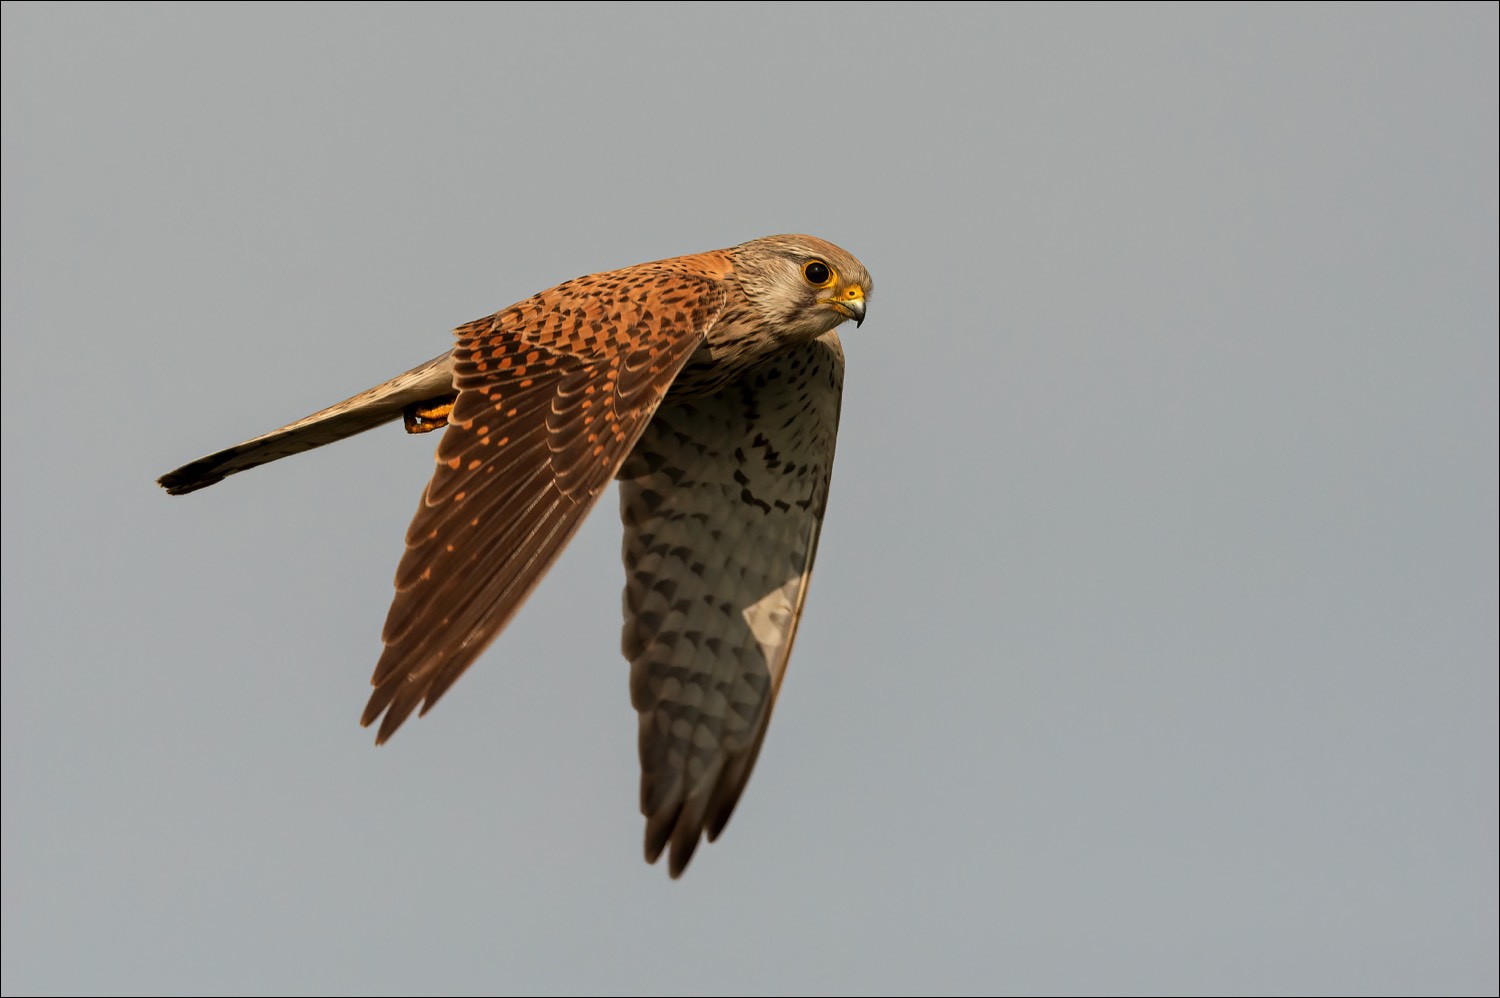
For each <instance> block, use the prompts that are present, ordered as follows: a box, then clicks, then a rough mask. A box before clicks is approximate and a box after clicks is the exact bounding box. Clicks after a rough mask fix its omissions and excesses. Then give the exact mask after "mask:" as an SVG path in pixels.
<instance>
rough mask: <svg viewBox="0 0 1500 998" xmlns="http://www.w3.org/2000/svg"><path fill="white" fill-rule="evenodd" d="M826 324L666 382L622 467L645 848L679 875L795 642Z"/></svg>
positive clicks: (824, 399) (836, 353)
mask: <svg viewBox="0 0 1500 998" xmlns="http://www.w3.org/2000/svg"><path fill="white" fill-rule="evenodd" d="M842 384H843V353H842V350H841V349H840V347H839V343H838V338H837V336H836V335H835V334H833V333H827V334H825V335H824V336H823V337H822V338H820V339H818V340H816V341H814V342H811V343H808V344H806V345H804V346H800V347H796V348H793V349H791V350H788V351H786V352H784V353H781V354H777V355H774V356H773V357H771V358H770V359H768V360H767V361H765V362H763V363H762V364H760V365H759V366H757V367H755V368H754V369H752V370H750V371H749V372H747V373H746V374H745V375H744V377H743V378H741V379H740V380H738V381H736V382H735V383H733V384H731V385H728V386H726V387H724V388H722V389H720V390H718V391H717V392H715V393H713V394H711V395H707V396H695V397H686V398H678V397H676V396H669V397H668V399H667V401H666V403H664V404H663V405H662V406H661V407H660V408H659V409H658V410H657V413H656V415H655V417H654V418H653V419H652V421H651V423H650V425H649V426H648V427H647V428H646V430H645V432H644V433H643V435H642V436H641V438H640V440H639V442H638V443H637V444H636V447H635V450H634V451H633V452H632V453H631V455H630V458H629V459H628V460H627V461H626V462H625V464H624V466H623V467H622V468H621V469H620V479H621V485H620V497H621V499H620V501H621V518H622V519H623V520H624V523H625V544H624V560H625V573H626V585H625V598H624V603H625V627H624V633H623V636H622V641H621V646H622V648H623V650H624V653H625V657H626V658H628V659H629V660H630V662H631V699H632V702H633V703H634V705H635V708H636V710H637V711H639V712H640V738H639V745H640V756H641V811H642V813H643V814H644V815H645V817H646V842H645V847H646V858H647V860H649V861H652V862H654V861H655V860H656V859H657V858H658V856H659V855H660V854H661V852H662V851H663V850H664V849H667V848H668V846H670V859H669V864H668V865H669V869H670V872H671V874H672V876H674V877H675V876H678V875H679V874H681V873H682V871H683V869H684V868H685V867H686V866H687V863H688V860H689V859H691V857H692V854H693V851H694V850H695V849H696V848H697V846H698V843H699V841H700V840H701V838H702V836H703V835H704V834H707V836H708V838H709V839H710V840H712V839H714V838H715V837H717V836H718V834H719V833H720V832H721V831H722V830H723V828H724V825H725V823H726V822H727V821H728V820H729V816H730V814H731V813H732V812H733V810H734V806H735V803H736V802H737V801H738V800H739V797H740V794H741V792H742V791H743V790H744V786H745V783H746V781H747V780H748V779H749V777H750V771H751V769H752V768H753V767H754V765H755V758H756V755H757V754H758V753H759V751H760V745H761V741H762V739H763V738H764V737H765V732H766V726H767V724H768V723H769V721H770V716H771V708H772V705H773V704H774V702H775V699H776V693H777V690H778V689H779V688H780V685H781V679H782V676H783V675H784V673H785V669H786V663H787V658H788V656H789V655H790V654H791V648H792V641H793V638H794V637H795V635H796V630H797V623H798V621H799V619H800V618H801V614H802V604H803V600H804V599H805V598H806V593H807V583H808V579H809V576H810V574H811V572H812V565H813V559H814V556H815V554H816V551H817V540H818V533H819V530H820V528H821V525H822V520H823V509H824V506H825V503H826V501H827V495H828V481H829V474H830V472H831V469H832V466H833V452H834V442H835V436H836V434H837V430H838V413H839V400H840V397H841V392H842Z"/></svg>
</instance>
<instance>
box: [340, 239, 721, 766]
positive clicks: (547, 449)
mask: <svg viewBox="0 0 1500 998" xmlns="http://www.w3.org/2000/svg"><path fill="white" fill-rule="evenodd" d="M724 300H725V294H724V291H723V289H722V288H721V287H720V286H719V285H718V284H716V283H715V282H713V281H711V280H709V279H707V278H705V277H702V276H698V275H695V274H692V273H690V272H684V271H683V270H682V269H681V268H680V266H679V267H678V268H675V269H674V268H668V267H663V266H661V265H651V264H647V265H643V266H640V267H631V268H627V269H626V270H623V271H615V272H613V273H608V274H596V275H592V276H590V277H586V278H579V279H578V280H576V281H569V282H568V283H566V284H562V285H559V286H558V287H556V288H553V289H551V290H550V291H544V292H542V293H541V294H539V295H537V296H535V297H533V298H530V299H527V300H526V301H524V302H521V303H520V304H518V305H514V306H512V307H510V308H508V309H505V310H504V311H502V312H498V313H496V314H495V315H494V316H491V317H489V318H487V319H481V320H479V321H477V322H473V323H470V324H469V325H467V326H463V327H460V328H459V329H458V330H457V331H456V335H457V344H456V346H455V348H454V352H453V384H454V386H455V387H456V388H457V390H458V397H457V400H456V401H455V403H454V408H453V412H452V414H451V415H450V416H449V424H450V425H449V427H448V429H447V430H446V431H445V432H444V435H443V439H442V441H441V442H440V443H439V445H438V449H437V455H436V469H435V470H434V472H433V476H432V480H431V482H430V483H429V484H428V486H427V490H426V492H425V494H424V496H423V498H422V502H421V503H420V504H419V505H418V508H417V514H416V516H415V517H414V518H413V520H412V523H411V527H410V529H409V530H408V531H407V541H406V543H407V549H406V553H405V555H404V556H403V558H402V560H401V564H400V566H399V568H398V569H397V573H396V595H395V598H394V599H393V600H392V603H391V609H390V612H389V614H388V616H387V618H386V626H385V630H384V632H383V635H382V637H383V640H384V641H385V645H386V647H385V651H384V653H383V654H382V655H381V657H380V660H379V662H378V663H377V664H376V667H375V673H374V676H373V678H372V680H371V682H372V685H373V686H374V687H375V689H374V692H373V693H372V694H371V696H370V700H369V703H368V705H367V706H366V708H365V712H364V715H363V717H362V719H361V723H362V724H366V725H368V724H371V723H373V722H374V721H375V720H376V719H377V718H381V717H382V715H384V717H383V718H382V719H381V724H380V729H379V733H378V735H377V736H376V741H377V742H383V741H385V740H386V739H387V738H389V737H390V736H391V734H392V733H393V732H394V731H395V730H396V729H397V728H398V727H400V725H401V723H402V721H404V720H405V719H406V718H407V717H408V716H409V715H410V714H411V713H412V711H413V710H416V709H417V708H418V707H419V706H420V708H421V710H422V712H423V713H425V712H426V711H427V710H428V709H429V708H430V707H431V706H432V705H433V704H434V703H435V702H436V701H437V698H438V697H439V696H441V695H442V693H443V692H444V691H446V690H447V689H448V687H449V686H451V685H452V684H453V682H454V681H455V680H456V679H457V678H458V677H459V676H460V675H461V674H462V673H463V671H464V670H465V669H466V668H468V666H469V665H470V664H471V663H472V662H473V661H474V659H475V658H477V657H478V656H479V654H480V652H482V651H483V650H484V648H485V647H486V646H487V645H488V644H489V642H490V641H491V640H493V639H494V637H495V635H496V634H498V633H499V632H500V630H501V629H502V628H503V627H504V626H505V625H506V623H507V622H509V620H510V619H511V617H512V616H513V615H514V614H515V612H516V610H517V609H518V608H519V607H520V605H521V603H522V602H523V601H524V600H525V599H526V597H527V596H528V595H529V594H530V592H531V590H532V589H533V588H534V587H535V586H536V584H537V583H538V582H539V581H540V579H541V577H542V575H543V574H544V573H545V572H546V570H547V569H548V568H549V567H550V566H551V564H552V562H553V561H554V560H555V559H556V558H557V556H558V554H559V553H560V552H561V550H562V548H563V546H564V545H565V544H566V543H567V541H568V539H569V538H571V537H572V536H573V534H574V532H575V531H576V530H577V529H578V527H579V525H580V524H581V523H582V521H583V517H584V515H585V514H587V512H588V511H589V509H590V508H592V507H593V505H594V503H595V502H596V501H597V500H598V498H599V495H600V494H601V493H602V491H603V490H604V487H605V486H606V485H607V484H608V483H609V480H610V479H611V478H612V477H613V476H614V474H615V472H616V470H617V469H618V468H619V466H620V463H621V462H622V461H623V460H624V459H625V457H626V455H627V454H629V452H630V448H631V446H632V445H633V444H634V443H635V441H636V438H637V437H638V436H639V435H640V433H641V431H642V430H643V429H644V428H645V427H646V425H647V423H648V422H649V421H650V419H651V416H652V413H654V412H655V411H656V409H657V406H658V405H659V404H660V402H661V399H662V398H663V397H664V396H665V395H666V393H667V390H668V388H669V387H670V386H671V383H672V380H673V379H674V378H675V377H676V375H677V372H678V371H679V370H680V369H681V368H682V366H683V364H684V363H686V361H687V359H688V358H689V357H690V356H691V355H692V353H693V351H694V350H695V349H696V348H697V347H698V345H699V344H700V343H701V342H702V341H703V338H704V336H705V334H706V333H707V330H708V328H709V326H710V325H711V324H712V323H713V321H714V319H715V318H716V317H717V315H718V314H719V312H720V311H721V310H722V308H723V305H724Z"/></svg>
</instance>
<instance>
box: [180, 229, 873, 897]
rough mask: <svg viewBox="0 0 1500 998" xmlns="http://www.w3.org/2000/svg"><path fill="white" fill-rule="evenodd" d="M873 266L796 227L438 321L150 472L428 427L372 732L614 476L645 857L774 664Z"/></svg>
mask: <svg viewBox="0 0 1500 998" xmlns="http://www.w3.org/2000/svg"><path fill="white" fill-rule="evenodd" d="M871 287H872V285H871V281H870V275H869V273H868V272H866V270H865V268H864V267H863V266H862V265H861V264H860V262H859V261H858V260H856V259H855V258H854V257H853V256H851V255H850V254H849V253H847V252H845V251H844V250H842V249H840V248H838V247H837V246H834V245H832V244H831V243H827V242H824V241H823V240H821V239H817V238H814V237H812V236H803V235H783V236H769V237H767V238H764V239H756V240H754V241H752V242H748V243H743V244H741V245H739V246H735V247H733V248H730V249H725V250H717V251H714V252H709V253H700V254H696V255H692V256H682V257H676V258H674V259H670V260H660V261H657V262H655V263H644V264H639V265H637V266H633V267H626V268H624V269H623V270H615V271H610V272H608V273H600V274H592V275H589V276H587V277H580V278H577V279H576V280H572V281H568V282H566V283H564V284H559V285H558V286H556V287H554V288H551V289H549V290H547V291H542V292H540V293H539V294H536V295H533V296H532V297H530V298H527V299H526V300H524V301H521V302H517V303H516V304H514V305H512V306H510V307H509V308H505V309H502V310H501V311H499V312H496V313H495V314H494V315H491V316H488V317H486V318H483V319H479V320H476V321H474V322H471V323H469V324H467V325H464V326H460V327H458V329H457V330H455V331H454V333H455V337H456V342H455V343H454V345H453V348H452V350H451V351H450V352H448V353H445V354H442V355H441V356H438V357H435V358H433V359H432V360H430V361H428V362H427V363H425V364H422V365H420V366H418V367H415V368H413V369H411V370H410V371H407V372H406V373H404V374H399V375H397V376H396V377H394V378H392V379H391V380H389V381H387V382H385V383H384V384H382V385H377V386H376V387H374V388H371V389H369V390H368V391H365V392H362V393H360V394H358V395H355V396H354V397H352V398H349V399H346V400H345V401H343V402H340V403H338V404H337V405H334V406H331V407H329V408H327V409H324V410H322V411H321V412H317V413H314V414H313V415H311V416H308V417H306V418H305V419H301V420H298V421H297V422H295V423H291V424H289V425H287V426H283V427H282V428H280V429H278V430H273V431H271V432H270V433H267V434H264V435H262V436H259V437H256V438H254V439H253V440H248V441H246V442H245V443H242V444H239V445H237V446H234V447H230V448H228V449H226V450H222V451H219V452H218V453H216V454H211V455H209V456H208V457H205V458H201V459H200V460H197V461H193V462H192V463H190V464H186V465H184V466H182V467H181V468H178V469H177V470H176V471H171V472H168V473H167V474H165V475H163V476H161V478H160V479H159V482H160V484H161V485H162V486H163V487H164V488H165V489H166V490H167V491H168V492H170V493H172V494H173V495H181V494H183V493H187V492H192V491H195V490H197V489H201V488H204V487H205V486H208V485H212V484H214V483H215V482H219V481H222V480H223V479H224V478H225V477H226V476H228V475H232V474H235V473H236V472H240V471H244V470H245V469H247V468H253V467H256V466H258V465H261V464H265V463H266V462H268V461H274V460H276V459H277V458H281V457H286V456H288V455H290V454H296V453H299V452H301V451H305V450H310V449H312V448H314V447H319V446H322V445H323V444H326V443H331V442H333V441H335V440H340V439H342V438H344V437H347V436H350V435H352V434H355V433H359V432H362V431H364V430H367V429H370V428H371V427H374V426H377V425H379V424H381V423H385V422H387V421H391V420H394V419H396V418H397V417H401V418H402V419H403V420H404V423H405V426H406V429H407V430H408V431H409V432H412V433H420V432H425V431H428V430H433V429H437V428H439V427H445V430H444V433H443V436H442V438H441V440H440V442H439V444H438V447H437V455H436V463H437V467H436V470H435V471H434V472H433V476H432V479H431V481H430V482H429V483H428V485H427V489H426V491H425V493H424V494H423V496H422V499H421V502H420V503H419V504H418V506H417V513H416V516H415V518H414V519H413V520H412V523H411V527H410V528H409V529H408V530H407V533H406V551H405V554H404V556H403V557H402V558H401V561H400V565H399V567H398V568H397V570H396V595H395V598H394V600H393V601H392V603H391V608H390V612H389V615H388V616H387V618H386V622H385V630H384V632H383V634H382V638H383V640H384V642H385V651H384V653H383V654H382V655H381V656H380V659H379V662H378V663H377V664H376V666H375V675H374V678H373V679H372V680H371V682H372V685H373V686H374V692H373V694H372V695H371V696H370V701H369V704H368V706H366V708H365V712H364V716H363V717H362V718H361V720H360V723H361V724H365V725H369V724H373V723H374V722H375V721H377V720H379V721H380V727H379V733H378V735H377V736H376V742H377V743H380V742H384V741H385V740H386V739H387V738H389V737H390V736H391V734H392V733H393V732H394V731H395V730H396V729H397V728H398V727H400V725H401V722H402V721H404V720H405V719H406V718H407V716H408V715H410V714H411V712H412V711H413V710H415V709H417V708H418V707H419V706H420V708H421V713H424V714H425V713H426V712H427V710H428V709H429V708H430V707H431V706H432V705H433V704H434V703H435V702H436V701H437V699H438V697H440V696H442V694H443V693H444V692H445V691H446V690H447V689H448V687H449V686H451V685H452V684H453V682H454V681H455V680H456V679H458V677H459V676H460V675H462V674H463V671H464V670H465V669H467V668H468V667H469V665H470V664H471V663H473V661H474V660H475V659H476V658H478V657H479V655H480V653H481V652H483V651H484V649H485V647H486V646H487V645H488V644H489V643H490V641H491V640H493V639H494V637H495V636H496V635H497V634H498V633H499V632H500V630H501V629H502V628H503V627H505V625H506V624H507V623H508V622H509V621H510V619H511V618H512V617H513V616H514V615H515V613H516V610H517V609H518V608H519V607H520V605H521V603H522V602H523V601H524V600H525V599H526V597H527V595H529V594H530V592H531V591H532V589H533V588H534V587H535V586H536V584H537V583H538V581H540V579H541V577H542V576H543V575H544V574H545V573H546V571H547V569H548V568H549V567H550V566H551V564H552V563H553V561H554V560H555V559H556V558H557V556H558V554H559V553H560V552H561V550H562V548H563V545H565V544H566V543H567V542H568V539H569V538H570V537H572V536H573V533H574V532H575V531H576V530H577V529H578V527H579V525H580V524H581V523H582V521H583V517H584V515H585V514H586V513H588V511H589V509H590V508H591V507H592V506H593V505H594V503H595V501H596V500H597V499H598V498H599V496H600V494H601V493H602V492H603V491H604V489H605V487H606V486H607V485H608V484H609V481H610V479H612V478H618V479H619V480H620V513H621V518H622V519H623V521H624V525H625V543H624V561H625V600H624V609H625V627H624V635H623V639H622V648H623V651H624V653H625V657H626V659H628V660H629V662H630V666H631V671H630V696H631V701H632V703H633V705H634V706H635V709H636V710H637V711H638V712H639V714H640V732H639V750H640V760H641V811H642V813H643V814H644V815H645V818H646V859H647V861H648V862H653V863H654V862H655V861H656V860H657V858H658V857H659V856H660V855H661V853H662V851H663V849H665V848H667V847H668V846H669V845H670V853H669V860H668V869H669V871H670V873H671V875H672V876H673V877H677V876H679V875H681V873H682V871H683V869H684V868H685V867H686V866H687V863H688V860H689V859H690V858H691V857H692V855H693V851H694V850H695V849H696V848H697V846H698V843H699V841H700V839H701V837H702V836H703V835H705V834H706V835H707V836H708V838H709V840H710V841H712V840H713V839H715V838H716V837H717V836H718V835H719V833H720V832H721V831H722V830H723V828H724V825H725V823H726V822H727V821H728V820H729V816H730V814H731V812H732V811H733V810H734V806H735V803H736V801H737V800H738V799H739V797H740V793H741V791H742V790H743V789H744V786H745V782H746V780H748V779H749V776H750V770H751V767H752V766H754V764H755V758H756V755H757V754H758V753H759V751H760V745H761V741H762V739H764V737H765V733H766V725H767V723H768V721H769V720H770V716H771V708H772V705H773V704H774V702H775V700H776V694H777V690H778V689H779V688H780V685H781V679H782V676H783V674H784V673H785V671H786V665H787V659H788V656H790V654H791V650H792V640H793V638H794V637H795V635H796V631H797V623H798V620H799V619H800V617H801V615H802V604H803V600H804V599H805V598H806V595H807V583H808V576H809V574H810V573H811V571H812V565H813V556H814V554H815V553H816V550H817V544H818V532H819V529H820V527H821V526H822V520H823V510H824V506H825V504H826V502H827V496H828V480H829V472H830V470H831V468H832V465H833V451H834V437H835V434H836V432H837V429H838V418H839V400H840V395H841V392H842V387H843V370H844V356H843V350H842V348H841V347H840V345H839V340H838V336H837V335H836V334H835V332H834V327H836V326H838V325H840V324H841V323H843V322H845V321H847V320H849V319H853V320H854V322H855V324H856V325H858V324H859V323H861V322H862V321H863V320H864V317H865V304H866V302H867V300H868V299H869V296H870V291H871Z"/></svg>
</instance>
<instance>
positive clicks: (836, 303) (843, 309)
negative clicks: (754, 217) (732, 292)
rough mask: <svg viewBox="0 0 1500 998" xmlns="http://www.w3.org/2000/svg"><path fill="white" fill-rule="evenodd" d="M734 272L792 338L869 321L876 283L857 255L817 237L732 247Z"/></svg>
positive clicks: (764, 313)
mask: <svg viewBox="0 0 1500 998" xmlns="http://www.w3.org/2000/svg"><path fill="white" fill-rule="evenodd" d="M734 272H735V276H736V278H738V280H739V282H740V287H741V288H743V289H744V291H745V296H746V297H747V298H749V299H750V301H751V303H752V304H753V305H754V306H755V308H756V309H757V310H758V311H759V312H760V313H761V316H762V317H763V318H764V319H765V320H766V321H767V324H768V325H769V326H771V327H772V328H774V329H776V330H777V331H778V333H779V334H780V335H782V336H784V337H786V338H788V339H793V340H800V339H803V338H806V339H815V338H816V337H819V336H821V335H823V334H824V333H826V332H828V331H829V330H830V329H832V328H833V327H835V326H837V325H838V324H839V323H841V322H845V321H847V320H849V319H853V320H854V324H855V325H859V324H860V323H861V322H864V320H865V303H866V302H867V301H868V300H869V298H870V292H871V291H872V290H874V287H875V285H874V283H873V282H872V281H871V280H870V274H869V272H868V271H866V270H865V268H864V265H863V264H862V263H860V262H859V261H858V260H856V259H855V258H854V257H853V255H851V254H849V253H847V252H845V251H844V250H841V249H839V248H838V247H837V246H835V245H833V244H832V243H830V242H825V241H824V240H822V239H818V238H817V237H815V236H766V237H765V238H764V239H756V240H754V241H752V242H748V243H744V244H742V245H740V246H736V247H735V248H734Z"/></svg>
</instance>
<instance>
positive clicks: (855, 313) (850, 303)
mask: <svg viewBox="0 0 1500 998" xmlns="http://www.w3.org/2000/svg"><path fill="white" fill-rule="evenodd" d="M820 303H821V304H824V305H827V306H828V307H829V308H831V309H834V310H835V311H837V312H838V313H839V314H840V315H842V316H843V317H844V318H846V319H853V320H854V325H855V327H856V328H858V327H859V326H862V325H864V321H865V289H864V288H862V287H860V286H859V285H858V284H851V285H849V286H848V287H846V288H844V289H843V290H842V291H839V292H837V293H835V294H833V295H831V296H829V297H827V298H823V299H820Z"/></svg>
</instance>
